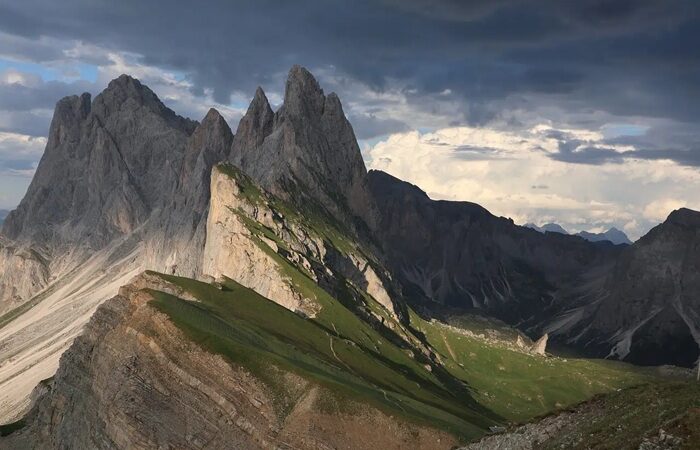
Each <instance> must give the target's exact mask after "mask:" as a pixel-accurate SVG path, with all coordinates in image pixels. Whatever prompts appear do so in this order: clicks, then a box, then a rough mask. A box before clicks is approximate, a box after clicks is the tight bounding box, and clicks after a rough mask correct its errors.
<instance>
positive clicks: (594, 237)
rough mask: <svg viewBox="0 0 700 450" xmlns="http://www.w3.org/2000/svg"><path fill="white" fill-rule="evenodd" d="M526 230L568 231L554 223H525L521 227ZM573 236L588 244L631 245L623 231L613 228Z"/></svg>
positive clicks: (564, 232) (582, 232)
mask: <svg viewBox="0 0 700 450" xmlns="http://www.w3.org/2000/svg"><path fill="white" fill-rule="evenodd" d="M523 226H525V227H528V228H532V229H533V230H537V231H539V232H540V233H546V232H550V233H561V234H569V232H568V231H566V230H565V229H564V228H563V227H562V226H561V225H559V224H556V223H546V224H544V225H542V226H541V227H539V226H537V225H535V224H534V223H531V222H530V223H526V224H525V225H523ZM574 236H580V237H582V238H584V239H585V240H587V241H590V242H600V241H610V242H612V243H613V244H615V245H619V244H627V245H629V244H631V243H632V241H631V240H630V239H629V238H628V237H627V235H626V234H625V232H624V231H621V230H618V229H617V228H615V227H612V228H610V229H609V230H608V231H606V232H604V233H590V232H588V231H580V232H578V233H575V234H574Z"/></svg>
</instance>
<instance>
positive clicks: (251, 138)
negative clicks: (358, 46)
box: [230, 66, 378, 230]
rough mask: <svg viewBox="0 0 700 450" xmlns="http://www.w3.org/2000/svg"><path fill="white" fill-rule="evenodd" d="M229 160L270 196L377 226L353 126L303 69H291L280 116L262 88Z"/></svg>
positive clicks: (341, 219)
mask: <svg viewBox="0 0 700 450" xmlns="http://www.w3.org/2000/svg"><path fill="white" fill-rule="evenodd" d="M230 160H231V162H232V163H233V164H234V165H236V166H238V167H240V168H241V169H243V171H244V172H245V173H247V174H248V175H250V176H251V177H252V178H253V179H254V180H255V181H256V182H257V183H259V184H260V185H261V186H262V187H263V188H265V189H266V190H268V191H270V192H271V193H273V194H275V195H277V196H279V197H280V198H283V199H285V200H288V201H293V202H294V203H296V204H297V205H298V206H300V207H302V206H304V204H305V203H308V202H312V203H315V204H319V205H320V206H322V207H323V208H324V209H326V210H327V211H328V212H329V213H330V214H331V215H332V216H333V217H334V218H335V219H336V220H338V222H339V223H342V224H346V225H347V226H349V228H350V229H355V230H357V229H358V227H359V229H363V228H365V227H367V226H369V228H371V229H374V228H375V227H376V224H377V222H376V221H377V217H378V216H377V210H376V206H375V204H374V199H373V197H372V195H371V193H370V192H369V187H368V184H367V172H366V169H365V165H364V162H363V160H362V156H361V154H360V148H359V147H358V145H357V140H356V139H355V134H354V132H353V130H352V126H351V125H350V123H349V122H348V120H347V119H346V118H345V114H344V113H343V108H342V106H341V104H340V100H339V99H338V96H337V95H335V94H334V93H331V94H329V95H327V96H326V95H325V94H324V92H323V90H322V89H321V87H320V86H319V84H318V82H317V81H316V80H315V79H314V77H313V76H312V75H311V74H310V73H309V72H308V71H307V70H306V69H304V68H303V67H300V66H294V67H292V69H291V70H290V72H289V77H288V78H287V84H286V88H285V95H284V104H283V105H282V107H281V108H280V109H279V111H277V112H276V113H274V114H273V113H272V110H271V109H270V105H269V103H268V101H267V98H266V97H265V94H264V93H263V91H262V90H261V89H258V91H257V92H256V94H255V98H254V99H253V102H252V103H251V105H250V107H249V108H248V112H247V113H246V115H245V116H244V117H243V118H242V119H241V122H240V125H239V127H238V131H237V132H236V136H235V138H234V140H233V147H232V150H231V157H230Z"/></svg>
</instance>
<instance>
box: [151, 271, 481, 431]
mask: <svg viewBox="0 0 700 450" xmlns="http://www.w3.org/2000/svg"><path fill="white" fill-rule="evenodd" d="M161 277H163V278H164V279H165V280H167V281H169V282H171V283H174V284H177V285H178V286H181V287H183V288H185V289H186V290H187V291H188V292H190V293H191V294H192V295H194V296H195V297H196V298H197V299H199V300H200V303H195V302H188V301H185V300H182V299H179V298H176V297H173V296H171V295H168V294H165V293H162V292H155V291H154V292H152V294H153V296H154V298H155V300H154V301H153V302H152V304H153V306H155V307H156V308H157V309H159V310H160V311H162V312H164V313H166V314H168V315H169V316H170V317H171V319H172V320H173V321H174V323H175V324H176V325H178V326H179V327H180V328H181V329H183V330H184V331H185V332H186V333H187V334H188V336H189V337H190V338H191V339H192V340H193V341H195V342H197V343H198V344H200V345H202V346H203V347H204V348H207V349H208V350H210V351H212V352H214V353H219V354H221V355H223V356H225V357H227V358H228V359H229V360H231V361H232V362H234V363H237V364H240V365H242V366H244V367H246V368H248V369H249V370H250V371H251V372H253V373H254V374H256V375H257V376H258V377H260V378H261V380H262V381H264V382H265V383H266V384H267V385H268V386H269V387H270V388H271V389H272V390H273V391H274V392H276V393H277V395H278V399H279V402H280V406H284V404H285V403H287V402H288V401H289V399H286V398H285V396H286V393H285V392H284V391H283V390H284V386H281V385H280V381H279V378H278V377H277V376H274V373H275V371H274V370H273V371H271V370H270V366H271V365H272V366H275V367H278V368H279V369H283V370H291V371H294V372H296V373H298V374H300V375H302V376H305V377H309V378H311V379H313V380H314V381H317V382H319V383H322V384H324V385H325V386H326V387H329V388H331V389H335V390H338V391H339V392H341V393H344V394H345V395H350V396H352V397H357V396H359V397H360V398H364V399H365V400H367V401H370V402H372V403H373V404H375V405H376V406H379V407H381V408H384V409H385V410H388V411H390V412H391V413H394V414H399V415H402V416H404V417H407V418H410V419H413V420H417V421H420V422H423V423H428V424H431V425H433V426H437V427H439V428H443V429H447V430H449V431H451V432H452V433H455V434H458V435H461V436H463V437H464V438H473V437H475V436H478V435H480V434H482V433H483V431H484V429H485V428H486V427H488V426H489V425H491V424H493V423H494V421H493V420H491V419H489V418H487V417H486V416H485V415H484V412H482V411H479V410H480V408H479V407H478V405H477V404H475V403H473V402H472V401H471V399H470V398H469V397H468V396H467V395H459V393H455V392H452V391H450V390H448V389H446V388H445V386H443V385H442V383H441V380H439V379H438V378H437V377H435V376H434V375H433V374H432V373H431V372H429V371H428V370H426V369H425V368H424V367H423V366H421V365H420V364H418V363H417V362H416V361H414V360H413V359H412V358H410V357H409V356H408V355H407V354H406V353H405V352H403V351H401V350H400V349H399V348H398V347H396V346H394V345H393V344H391V343H390V342H389V341H387V340H386V339H384V338H383V337H382V336H381V335H379V334H378V333H377V332H376V331H374V330H372V329H371V328H370V327H369V326H367V324H365V323H364V322H362V321H361V320H359V319H358V318H357V317H356V316H354V315H352V314H351V313H349V311H347V310H346V312H345V313H344V312H342V311H341V310H336V311H335V312H334V316H333V319H332V321H331V322H330V324H331V325H330V327H326V325H325V324H324V323H323V322H322V321H319V322H316V321H315V320H311V319H306V318H303V317H301V316H299V315H297V314H295V313H293V312H291V311H288V310H287V309H285V308H282V307H281V306H279V305H277V304H275V303H274V302H271V301H269V300H267V299H266V298H264V297H261V296H260V295H258V294H257V293H255V292H254V291H252V290H250V289H247V288H245V287H243V286H240V285H239V284H237V283H235V282H234V281H228V282H226V283H225V284H224V288H223V289H222V290H219V289H217V288H216V287H214V286H212V285H208V284H205V283H200V282H197V281H194V280H190V279H186V278H178V277H173V276H167V275H161ZM341 308H342V307H341ZM336 330H337V331H336ZM375 346H376V348H379V351H376V350H375ZM271 375H272V376H271Z"/></svg>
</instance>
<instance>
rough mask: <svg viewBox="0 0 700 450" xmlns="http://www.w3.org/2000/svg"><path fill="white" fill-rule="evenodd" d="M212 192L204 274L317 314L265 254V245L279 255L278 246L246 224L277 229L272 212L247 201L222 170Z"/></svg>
mask: <svg viewBox="0 0 700 450" xmlns="http://www.w3.org/2000/svg"><path fill="white" fill-rule="evenodd" d="M211 191H212V201H211V206H210V210H209V218H208V221H207V236H208V239H207V242H206V246H205V248H204V263H203V264H204V273H205V274H207V275H209V276H212V277H213V278H220V277H222V276H225V277H228V278H231V279H232V280H236V281H237V282H238V283H241V284H242V285H244V286H246V287H249V288H251V289H253V290H254V291H256V292H257V293H259V294H260V295H262V296H264V297H267V298H269V299H270V300H273V301H275V302H277V303H279V304H280V305H282V306H284V307H285V308H287V309H289V310H291V311H302V312H304V313H305V314H310V315H313V314H314V308H315V305H314V302H313V299H305V298H303V297H302V295H301V294H299V293H298V292H296V291H295V290H294V289H293V288H292V286H291V283H290V280H289V279H288V277H286V276H285V275H284V272H282V270H281V268H280V267H279V264H278V262H277V261H276V260H275V257H274V256H273V255H272V254H270V252H269V251H265V249H266V247H265V246H270V247H267V248H270V250H272V251H274V252H275V254H276V251H277V244H276V243H275V242H274V241H268V243H265V242H256V236H254V234H253V232H252V230H250V229H249V227H248V226H247V225H246V222H245V220H246V218H247V217H248V215H250V219H249V220H254V221H255V222H256V223H259V224H261V225H262V226H265V227H268V228H272V227H274V226H275V224H274V221H273V218H272V217H273V212H272V210H271V209H270V208H269V207H267V206H266V205H264V204H251V203H249V202H246V200H245V198H243V194H242V192H241V187H240V186H239V184H237V183H236V180H235V179H234V178H232V177H231V176H229V175H227V174H226V173H224V171H222V170H220V169H219V168H214V171H213V172H212V177H211ZM307 266H308V262H307ZM309 268H310V267H309Z"/></svg>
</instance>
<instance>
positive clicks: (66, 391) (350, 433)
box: [0, 275, 456, 449]
mask: <svg viewBox="0 0 700 450" xmlns="http://www.w3.org/2000/svg"><path fill="white" fill-rule="evenodd" d="M160 289H165V290H168V289H170V288H169V287H168V286H167V285H166V284H165V283H163V282H162V281H160V282H159V281H158V278H157V277H149V276H148V275H146V276H141V277H139V278H137V279H136V280H134V283H133V284H131V285H129V286H126V287H124V288H122V289H121V290H120V293H119V295H117V296H116V297H114V298H112V299H111V300H109V301H107V302H106V303H104V304H103V305H102V306H101V307H100V308H99V309H98V310H97V312H96V314H95V315H94V316H93V318H92V319H91V321H90V323H89V324H88V326H87V327H86V329H85V332H84V333H83V334H82V335H81V336H80V337H79V338H78V339H76V341H75V343H74V345H73V346H72V347H71V348H70V350H69V351H67V352H66V353H65V354H64V355H63V357H62V358H61V365H60V368H59V370H58V372H57V373H56V376H55V377H54V379H53V380H52V381H50V382H49V383H47V386H48V388H49V391H48V392H47V393H45V394H44V395H42V396H41V397H40V398H39V400H38V402H37V404H36V406H35V407H34V408H33V410H32V411H31V413H30V414H29V415H28V416H27V418H26V419H25V422H26V426H25V427H24V428H23V429H22V430H20V431H17V432H15V433H13V434H11V435H10V436H9V437H6V438H0V448H43V449H62V448H100V449H127V448H129V449H134V448H143V449H147V448H165V447H170V448H209V449H231V448H245V449H253V448H309V449H318V448H338V446H342V447H343V448H360V447H365V446H367V445H371V446H372V447H374V448H388V449H399V448H449V447H450V446H451V445H454V443H455V442H456V441H455V439H454V438H453V437H452V436H450V435H449V434H447V433H443V432H439V431H435V430H433V429H430V428H426V427H423V426H419V425H416V424H413V423H411V424H408V423H406V422H404V421H403V420H402V419H400V418H396V417H391V416H388V415H387V414H385V413H383V412H381V411H380V410H378V409H376V408H375V407H373V406H371V405H369V404H365V403H362V402H353V403H352V405H349V406H348V409H346V410H345V411H332V410H329V409H328V408H327V407H323V406H321V403H322V402H324V401H326V402H327V401H328V400H324V399H327V398H328V395H329V393H328V392H327V390H326V389H325V388H324V387H323V386H321V385H319V384H317V383H315V382H314V381H311V380H309V379H307V378H304V377H302V376H299V375H296V374H294V373H291V372H287V371H284V370H282V369H275V370H276V373H277V375H278V376H277V377H276V379H277V382H276V385H275V389H273V388H272V387H271V386H270V385H268V384H266V383H265V382H263V381H261V380H260V379H259V378H257V377H256V376H255V374H254V372H251V371H249V370H248V369H247V368H246V367H245V366H243V365H239V364H233V363H231V362H230V361H226V360H224V359H223V358H222V357H220V356H217V355H213V354H211V353H208V352H206V351H204V350H202V349H201V348H200V347H198V346H197V345H195V344H194V343H192V341H190V340H189V338H188V337H187V336H185V335H184V334H183V332H182V331H181V330H180V329H179V328H177V327H176V326H175V325H174V324H173V323H172V322H171V321H170V320H169V318H168V316H166V315H165V314H163V313H161V312H159V311H158V310H157V309H155V308H153V307H152V306H151V305H150V304H149V301H150V300H151V299H152V298H153V297H152V294H151V293H150V292H153V290H160ZM270 370H272V369H270ZM281 390H284V391H289V392H293V393H295V394H294V397H293V398H294V403H292V404H285V403H283V402H280V401H279V398H278V396H279V395H280V394H279V393H280V391H281Z"/></svg>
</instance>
